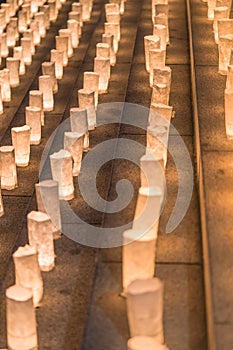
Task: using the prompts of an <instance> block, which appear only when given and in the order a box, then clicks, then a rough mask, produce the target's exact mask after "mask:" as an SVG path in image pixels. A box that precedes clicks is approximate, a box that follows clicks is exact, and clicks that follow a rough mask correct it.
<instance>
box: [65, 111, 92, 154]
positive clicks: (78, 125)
mask: <svg viewBox="0 0 233 350" xmlns="http://www.w3.org/2000/svg"><path fill="white" fill-rule="evenodd" d="M70 127H71V131H73V132H77V133H80V134H84V141H83V152H87V151H88V150H89V132H88V120H87V110H86V108H70Z"/></svg>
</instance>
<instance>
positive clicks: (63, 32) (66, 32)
mask: <svg viewBox="0 0 233 350" xmlns="http://www.w3.org/2000/svg"><path fill="white" fill-rule="evenodd" d="M59 36H61V37H63V36H64V37H67V38H68V57H72V56H73V48H72V40H71V31H70V30H69V29H59Z"/></svg>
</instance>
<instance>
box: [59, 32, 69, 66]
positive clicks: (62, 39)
mask: <svg viewBox="0 0 233 350" xmlns="http://www.w3.org/2000/svg"><path fill="white" fill-rule="evenodd" d="M68 41H69V38H68V36H56V50H58V51H63V66H64V67H66V66H67V64H68Z"/></svg>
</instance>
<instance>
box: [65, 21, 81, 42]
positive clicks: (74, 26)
mask: <svg viewBox="0 0 233 350" xmlns="http://www.w3.org/2000/svg"><path fill="white" fill-rule="evenodd" d="M67 27H68V29H69V31H70V33H71V44H72V47H73V48H77V47H78V44H79V24H78V22H77V21H75V20H74V19H69V20H68V21H67Z"/></svg>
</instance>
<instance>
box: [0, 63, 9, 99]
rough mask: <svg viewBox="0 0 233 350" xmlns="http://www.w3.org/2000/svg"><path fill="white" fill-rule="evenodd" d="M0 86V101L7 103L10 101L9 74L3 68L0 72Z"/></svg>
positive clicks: (7, 70)
mask: <svg viewBox="0 0 233 350" xmlns="http://www.w3.org/2000/svg"><path fill="white" fill-rule="evenodd" d="M0 85H1V93H2V101H3V102H9V101H10V100H11V87H10V72H9V69H7V68H5V69H2V70H0Z"/></svg>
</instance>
